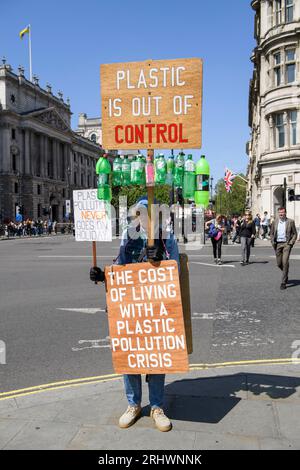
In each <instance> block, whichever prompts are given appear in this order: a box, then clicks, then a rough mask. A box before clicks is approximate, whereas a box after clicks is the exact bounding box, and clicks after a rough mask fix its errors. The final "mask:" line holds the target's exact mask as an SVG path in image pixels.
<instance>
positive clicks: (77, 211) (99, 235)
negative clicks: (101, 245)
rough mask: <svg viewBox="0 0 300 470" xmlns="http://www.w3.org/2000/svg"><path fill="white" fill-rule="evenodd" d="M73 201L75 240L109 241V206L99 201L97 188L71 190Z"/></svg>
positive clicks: (110, 225)
mask: <svg viewBox="0 0 300 470" xmlns="http://www.w3.org/2000/svg"><path fill="white" fill-rule="evenodd" d="M73 202H74V226H75V240H76V241H93V242H96V241H98V242H104V241H106V242H111V241H112V223H111V207H110V204H109V203H107V202H106V201H99V199H98V198H97V190H96V189H85V190H77V191H73ZM94 263H95V261H94Z"/></svg>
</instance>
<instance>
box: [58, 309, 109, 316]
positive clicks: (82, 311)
mask: <svg viewBox="0 0 300 470" xmlns="http://www.w3.org/2000/svg"><path fill="white" fill-rule="evenodd" d="M56 310H65V311H67V312H79V313H89V314H91V315H95V313H97V312H105V310H104V309H102V308H57V309H56Z"/></svg>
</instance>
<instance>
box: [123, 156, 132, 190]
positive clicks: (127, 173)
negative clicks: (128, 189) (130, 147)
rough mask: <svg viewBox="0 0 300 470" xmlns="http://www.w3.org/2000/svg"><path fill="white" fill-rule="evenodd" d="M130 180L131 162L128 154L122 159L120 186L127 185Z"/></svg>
mask: <svg viewBox="0 0 300 470" xmlns="http://www.w3.org/2000/svg"><path fill="white" fill-rule="evenodd" d="M130 182H131V164H130V161H129V160H128V155H125V156H124V159H123V161H122V186H129V185H130Z"/></svg>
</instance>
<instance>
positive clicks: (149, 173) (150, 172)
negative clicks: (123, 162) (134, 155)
mask: <svg viewBox="0 0 300 470" xmlns="http://www.w3.org/2000/svg"><path fill="white" fill-rule="evenodd" d="M145 173H146V185H147V186H154V164H153V161H152V158H151V157H150V156H149V155H148V156H147V159H146V167H145Z"/></svg>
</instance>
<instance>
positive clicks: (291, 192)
mask: <svg viewBox="0 0 300 470" xmlns="http://www.w3.org/2000/svg"><path fill="white" fill-rule="evenodd" d="M288 198H289V202H292V201H295V200H296V197H295V191H294V190H293V189H289V190H288Z"/></svg>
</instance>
